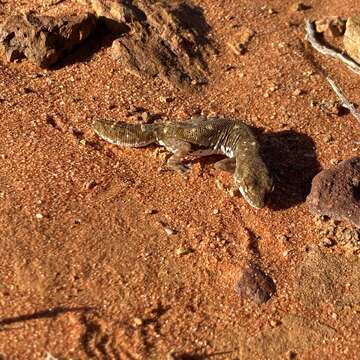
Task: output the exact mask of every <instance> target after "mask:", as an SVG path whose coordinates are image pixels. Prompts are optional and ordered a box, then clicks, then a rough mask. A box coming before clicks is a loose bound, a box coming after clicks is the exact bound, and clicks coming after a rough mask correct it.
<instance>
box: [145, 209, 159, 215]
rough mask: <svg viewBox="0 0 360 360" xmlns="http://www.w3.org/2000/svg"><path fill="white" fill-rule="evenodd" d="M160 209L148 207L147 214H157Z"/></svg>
mask: <svg viewBox="0 0 360 360" xmlns="http://www.w3.org/2000/svg"><path fill="white" fill-rule="evenodd" d="M157 212H158V211H157V210H156V209H146V210H145V214H146V215H153V214H156V213H157Z"/></svg>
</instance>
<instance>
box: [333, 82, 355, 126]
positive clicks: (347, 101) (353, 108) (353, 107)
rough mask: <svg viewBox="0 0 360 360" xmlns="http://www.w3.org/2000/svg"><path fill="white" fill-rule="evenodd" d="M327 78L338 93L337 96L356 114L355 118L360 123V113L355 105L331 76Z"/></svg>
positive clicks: (344, 105)
mask: <svg viewBox="0 0 360 360" xmlns="http://www.w3.org/2000/svg"><path fill="white" fill-rule="evenodd" d="M326 80H327V81H328V82H329V84H330V85H331V87H332V89H333V90H334V91H335V94H336V95H337V97H338V98H339V99H340V101H341V105H342V106H343V107H344V108H346V109H348V110H349V111H350V113H351V114H352V115H353V116H354V118H355V119H356V120H357V121H358V122H359V123H360V113H359V112H358V111H357V110H356V108H355V106H354V104H353V103H351V102H350V101H349V100H348V99H347V98H346V96H345V95H344V93H343V92H342V91H341V90H340V89H339V88H338V86H337V85H336V84H335V82H334V81H333V80H332V79H330V78H329V77H327V78H326Z"/></svg>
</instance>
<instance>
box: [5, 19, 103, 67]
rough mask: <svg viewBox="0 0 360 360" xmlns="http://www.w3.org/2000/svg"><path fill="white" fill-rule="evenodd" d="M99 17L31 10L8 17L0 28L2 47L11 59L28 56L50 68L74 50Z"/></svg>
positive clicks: (87, 34) (92, 28)
mask: <svg viewBox="0 0 360 360" xmlns="http://www.w3.org/2000/svg"><path fill="white" fill-rule="evenodd" d="M96 23H97V21H96V17H95V16H94V15H92V14H85V15H81V16H64V17H61V18H54V17H51V16H36V15H34V14H33V13H32V12H28V13H26V14H24V15H15V16H11V17H9V18H8V19H7V20H6V21H5V23H4V24H3V25H2V26H1V28H0V48H1V51H2V52H3V53H4V55H5V57H6V59H7V60H8V61H14V60H16V59H20V58H22V57H24V56H25V57H27V58H28V59H29V60H30V61H31V62H33V63H34V64H36V65H38V66H40V67H44V68H45V67H49V66H51V65H53V64H54V63H56V62H57V61H59V60H60V59H61V58H62V57H64V56H65V55H66V54H68V53H69V52H71V50H73V49H74V48H75V47H76V46H77V45H79V44H80V43H81V42H83V41H84V40H85V39H86V38H87V37H88V36H89V35H90V34H91V32H92V31H93V30H94V29H95V27H96Z"/></svg>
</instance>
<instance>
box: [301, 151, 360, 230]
mask: <svg viewBox="0 0 360 360" xmlns="http://www.w3.org/2000/svg"><path fill="white" fill-rule="evenodd" d="M306 201H307V204H308V206H309V209H310V211H311V212H313V213H314V214H318V215H326V216H329V217H331V218H333V219H334V220H343V219H346V220H348V221H349V222H350V223H352V224H353V225H355V226H356V227H360V157H354V158H351V159H349V160H346V161H343V162H341V163H340V164H339V165H337V166H335V167H334V168H332V169H328V170H323V171H321V172H320V173H319V174H317V175H316V176H315V177H314V179H313V181H312V187H311V192H310V195H309V196H308V197H307V200H306Z"/></svg>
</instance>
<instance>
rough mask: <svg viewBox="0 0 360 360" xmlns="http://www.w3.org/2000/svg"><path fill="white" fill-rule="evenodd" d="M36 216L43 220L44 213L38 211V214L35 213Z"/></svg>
mask: <svg viewBox="0 0 360 360" xmlns="http://www.w3.org/2000/svg"><path fill="white" fill-rule="evenodd" d="M35 217H36V218H37V219H39V220H41V219H43V218H44V215H42V214H40V213H37V214H36V215H35Z"/></svg>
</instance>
